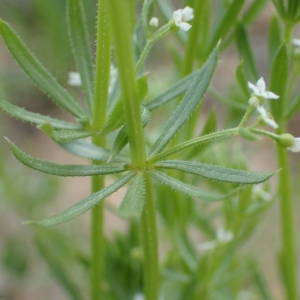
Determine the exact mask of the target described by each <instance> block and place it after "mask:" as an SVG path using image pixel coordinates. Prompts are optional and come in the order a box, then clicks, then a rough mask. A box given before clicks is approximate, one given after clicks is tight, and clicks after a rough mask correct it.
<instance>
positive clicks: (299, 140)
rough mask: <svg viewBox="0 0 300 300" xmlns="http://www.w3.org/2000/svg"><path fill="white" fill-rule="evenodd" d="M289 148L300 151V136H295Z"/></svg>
mask: <svg viewBox="0 0 300 300" xmlns="http://www.w3.org/2000/svg"><path fill="white" fill-rule="evenodd" d="M287 149H288V150H290V151H292V152H300V137H295V138H294V141H293V144H292V146H290V147H288V148H287Z"/></svg>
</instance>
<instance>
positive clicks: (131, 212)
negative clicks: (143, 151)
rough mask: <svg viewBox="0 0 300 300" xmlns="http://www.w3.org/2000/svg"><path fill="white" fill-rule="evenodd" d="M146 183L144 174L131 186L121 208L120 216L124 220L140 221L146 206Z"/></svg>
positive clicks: (139, 175) (135, 179)
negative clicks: (135, 219)
mask: <svg viewBox="0 0 300 300" xmlns="http://www.w3.org/2000/svg"><path fill="white" fill-rule="evenodd" d="M145 195H146V188H145V181H144V177H143V175H142V174H138V175H137V176H136V177H135V178H134V180H133V182H132V184H131V185H130V186H129V188H128V190H127V193H126V195H125V197H124V199H123V200H122V203H121V205H120V207H119V215H120V216H121V217H123V218H137V219H140V217H141V215H142V212H143V208H144V204H145Z"/></svg>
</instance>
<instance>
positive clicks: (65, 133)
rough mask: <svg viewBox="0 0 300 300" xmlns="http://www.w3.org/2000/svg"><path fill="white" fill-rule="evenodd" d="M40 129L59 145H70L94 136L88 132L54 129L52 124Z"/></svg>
mask: <svg viewBox="0 0 300 300" xmlns="http://www.w3.org/2000/svg"><path fill="white" fill-rule="evenodd" d="M39 129H41V130H42V131H43V132H44V133H46V134H47V135H48V136H50V137H51V138H52V139H53V140H55V141H56V142H58V143H68V142H71V141H74V140H79V139H82V138H85V137H89V136H91V135H92V134H93V133H92V132H90V131H87V130H71V129H54V128H53V127H52V126H51V125H50V124H43V125H41V126H39Z"/></svg>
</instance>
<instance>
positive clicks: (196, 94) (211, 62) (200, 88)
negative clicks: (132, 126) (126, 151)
mask: <svg viewBox="0 0 300 300" xmlns="http://www.w3.org/2000/svg"><path fill="white" fill-rule="evenodd" d="M216 63H217V49H215V50H214V51H213V52H212V54H211V55H210V57H209V59H208V60H207V62H206V63H205V65H204V66H203V67H202V68H201V70H200V71H199V72H198V74H197V76H195V77H194V78H193V81H192V83H191V85H190V87H189V89H188V90H187V92H186V94H185V96H184V98H183V100H182V101H181V103H180V104H179V105H178V107H177V109H176V110H175V111H174V112H173V113H172V114H171V116H170V118H169V119H168V120H167V122H166V125H165V127H164V129H163V131H162V134H161V135H160V136H159V138H158V139H157V141H156V142H155V144H154V146H153V148H152V151H151V153H152V154H155V153H158V152H160V151H161V150H162V149H163V148H164V147H165V146H166V145H167V144H168V142H169V141H170V140H171V139H172V137H173V136H174V135H175V134H176V132H177V131H178V130H179V129H180V128H181V126H182V125H183V124H184V123H185V122H186V121H187V120H188V118H189V117H190V116H191V114H192V113H193V112H194V110H195V109H196V107H197V106H198V104H199V103H200V101H201V99H202V97H203V95H204V93H205V92H206V90H207V88H208V86H209V83H210V80H211V78H212V75H213V72H214V69H215V66H216Z"/></svg>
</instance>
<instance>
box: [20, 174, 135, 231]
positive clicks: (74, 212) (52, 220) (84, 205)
mask: <svg viewBox="0 0 300 300" xmlns="http://www.w3.org/2000/svg"><path fill="white" fill-rule="evenodd" d="M133 177H134V174H133V173H128V174H126V175H124V176H123V177H121V178H120V179H118V180H116V181H115V182H114V183H113V184H111V185H109V186H107V187H105V188H104V189H102V190H100V191H99V192H96V193H93V194H91V195H90V196H88V197H87V198H85V199H83V200H81V201H79V202H78V203H76V204H74V205H73V206H71V207H70V208H68V209H66V210H64V211H63V212H61V213H58V214H56V215H54V216H52V217H49V218H45V219H42V220H37V221H27V222H25V224H32V225H40V226H45V227H50V226H55V225H58V224H62V223H65V222H68V221H70V220H72V219H74V218H76V217H78V216H79V215H81V214H83V213H85V212H87V211H88V210H90V209H91V208H93V207H94V206H96V205H97V204H99V203H100V202H101V201H102V200H104V199H105V198H106V197H108V196H109V195H111V194H113V193H114V192H116V191H117V190H119V189H120V188H121V187H122V186H124V185H125V184H126V183H127V182H129V181H130V180H131V179H132V178H133Z"/></svg>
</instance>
